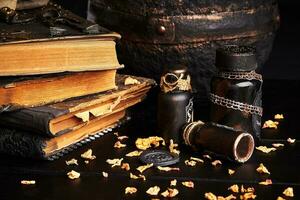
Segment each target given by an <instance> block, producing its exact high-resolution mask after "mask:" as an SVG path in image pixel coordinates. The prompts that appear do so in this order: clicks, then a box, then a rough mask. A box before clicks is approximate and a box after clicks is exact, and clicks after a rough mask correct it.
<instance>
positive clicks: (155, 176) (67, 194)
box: [0, 81, 300, 200]
mask: <svg viewBox="0 0 300 200" xmlns="http://www.w3.org/2000/svg"><path fill="white" fill-rule="evenodd" d="M299 89H300V82H299V81H265V84H264V90H263V92H264V93H263V104H264V120H266V119H271V118H273V115H274V114H276V113H283V114H284V116H285V119H284V120H283V121H282V122H281V123H280V126H279V129H278V130H263V133H262V137H263V139H262V141H261V144H263V145H267V146H271V144H272V143H275V142H276V143H278V142H280V143H284V144H285V146H284V147H282V148H280V149H278V150H277V151H275V152H272V153H270V154H264V153H261V152H258V151H257V150H255V152H254V155H253V157H252V158H251V160H250V161H249V162H247V163H246V164H243V165H239V164H234V163H231V162H228V161H224V162H223V164H222V165H220V166H217V167H213V166H212V165H211V164H210V161H209V160H207V159H206V160H205V163H204V164H197V165H196V166H195V167H189V166H186V165H185V164H184V160H185V159H187V158H189V157H190V156H197V157H201V155H202V153H201V152H192V151H191V150H189V149H182V152H181V162H180V163H179V164H176V165H175V167H179V168H180V169H181V170H180V171H179V172H160V171H158V170H157V169H155V168H151V169H149V170H147V171H145V172H144V175H145V176H146V178H147V180H146V181H142V180H132V179H130V178H129V172H126V171H124V170H122V169H120V168H118V167H116V168H111V167H110V166H109V165H108V164H107V163H106V162H105V160H106V159H108V158H121V157H124V161H126V162H129V163H130V166H131V168H132V169H131V171H132V172H133V173H134V174H137V171H136V170H135V168H136V167H137V166H139V165H141V163H140V162H139V160H138V159H137V158H127V157H125V154H126V153H128V152H130V151H132V150H134V149H135V148H134V141H135V139H136V137H138V136H149V135H156V133H155V131H154V130H155V129H154V126H153V124H151V123H150V122H151V120H150V119H149V118H148V115H147V113H144V114H136V115H135V118H133V120H131V122H129V123H128V124H127V125H126V126H124V127H122V128H120V130H118V131H119V133H120V134H121V135H128V136H129V137H130V138H129V139H128V140H126V142H125V143H126V144H127V145H128V146H127V147H126V148H123V149H119V150H116V149H114V148H113V144H114V143H115V142H116V141H117V139H116V136H115V135H113V134H111V133H110V134H107V135H105V136H103V137H102V138H100V139H98V140H96V141H93V142H91V143H89V144H86V145H84V146H82V147H80V148H79V149H78V150H77V151H74V152H71V153H70V154H68V155H66V156H64V157H62V158H60V159H58V160H55V161H52V162H49V161H33V160H27V159H20V158H14V157H8V156H1V157H0V191H1V192H0V199H1V200H4V199H22V200H24V199H30V200H34V199H72V200H76V199H151V197H149V196H148V195H147V194H146V190H147V189H148V188H149V187H151V186H154V185H158V186H159V187H160V188H161V190H162V191H164V190H165V189H166V188H167V187H168V186H169V184H170V180H172V179H177V181H178V183H177V187H176V188H177V189H178V190H179V195H178V196H177V197H176V198H175V199H204V193H205V192H213V193H214V194H217V195H222V196H227V195H229V194H231V192H230V191H228V190H227V188H228V187H229V186H231V185H233V184H239V185H241V184H243V185H244V186H245V187H250V186H251V187H254V188H255V194H256V195H257V199H266V200H272V199H274V200H276V199H277V197H278V196H279V195H281V194H282V192H283V190H284V189H285V188H287V187H293V188H294V193H295V197H294V199H300V173H299V171H300V117H299V111H300V108H299V102H300V95H299V94H300V93H299V91H300V90H299ZM149 104H153V99H151V97H150V99H148V100H147V101H146V102H144V103H142V104H140V105H138V106H137V107H136V108H135V109H137V110H143V108H145V107H147V106H148V105H149ZM143 112H144V111H141V112H140V113H143ZM145 112H146V111H145ZM147 112H151V111H147ZM141 115H143V116H144V118H143V119H141V118H140V117H141ZM149 116H151V114H149ZM149 123H150V124H149ZM288 137H292V138H296V139H298V140H297V141H296V142H295V143H294V144H288V143H287V142H286V139H287V138H288ZM89 148H91V149H93V152H94V154H95V155H96V156H97V158H96V159H95V160H93V161H90V163H89V164H85V163H84V161H83V159H81V158H80V154H81V153H83V152H84V151H86V150H87V149H89ZM71 158H76V159H78V161H79V166H67V165H66V164H65V160H69V159H71ZM259 163H264V165H265V166H266V167H267V168H268V169H269V171H270V172H271V175H261V174H258V173H257V172H256V168H257V167H258V165H259ZM228 168H231V169H234V170H236V173H235V174H234V175H231V176H230V175H228V172H227V170H228ZM72 169H73V170H76V171H78V172H80V173H81V176H80V178H79V179H76V180H70V179H68V178H67V176H66V173H67V172H68V171H70V170H72ZM102 171H106V172H108V173H109V177H108V178H103V177H102V174H101V172H102ZM267 178H270V179H272V181H273V184H272V185H269V186H262V185H259V184H258V183H259V182H260V181H262V180H265V179H267ZM23 179H30V180H31V179H33V180H36V184H35V185H21V184H20V180H23ZM187 180H191V181H193V182H194V183H195V188H194V189H191V188H186V187H184V186H182V185H181V183H180V182H181V181H187ZM127 186H134V187H136V188H137V189H138V192H137V193H136V194H134V195H125V194H124V189H125V187H127ZM281 196H282V195H281ZM158 198H159V199H163V198H162V197H161V196H158Z"/></svg>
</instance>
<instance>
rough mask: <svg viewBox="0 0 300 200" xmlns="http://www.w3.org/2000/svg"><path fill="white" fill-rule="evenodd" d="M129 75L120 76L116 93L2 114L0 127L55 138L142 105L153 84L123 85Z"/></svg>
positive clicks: (143, 79)
mask: <svg viewBox="0 0 300 200" xmlns="http://www.w3.org/2000/svg"><path fill="white" fill-rule="evenodd" d="M128 77H129V76H127V75H117V78H116V80H117V81H116V82H117V89H114V90H109V91H106V92H102V93H99V94H95V95H90V96H86V97H80V98H75V99H71V100H67V101H64V102H60V103H54V104H49V105H44V106H39V107H33V108H23V109H19V110H16V111H11V112H4V113H2V114H0V125H1V126H3V127H4V126H5V127H11V128H15V129H20V130H26V131H30V132H32V133H36V134H39V135H43V136H50V137H54V136H57V135H61V134H65V133H67V132H70V131H73V130H75V129H78V128H80V127H82V126H84V125H85V124H87V123H89V121H91V120H93V119H94V118H96V117H100V116H106V115H109V114H111V113H114V112H117V111H119V110H120V109H121V110H123V109H126V108H128V107H130V106H132V105H134V104H136V103H138V102H140V101H141V100H142V99H143V98H144V97H145V95H146V93H147V92H148V90H149V89H150V87H151V86H152V85H153V84H154V81H153V80H151V79H146V78H142V77H134V79H136V80H138V82H139V83H138V84H132V85H124V82H125V80H126V78H128Z"/></svg>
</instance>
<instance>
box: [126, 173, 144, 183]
mask: <svg viewBox="0 0 300 200" xmlns="http://www.w3.org/2000/svg"><path fill="white" fill-rule="evenodd" d="M130 178H131V179H143V181H145V180H146V177H145V176H144V175H142V174H139V176H136V175H134V174H132V173H130Z"/></svg>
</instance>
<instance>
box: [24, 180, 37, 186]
mask: <svg viewBox="0 0 300 200" xmlns="http://www.w3.org/2000/svg"><path fill="white" fill-rule="evenodd" d="M35 183H36V182H35V180H22V181H21V184H22V185H34V184H35Z"/></svg>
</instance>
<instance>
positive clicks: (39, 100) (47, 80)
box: [0, 69, 116, 111]
mask: <svg viewBox="0 0 300 200" xmlns="http://www.w3.org/2000/svg"><path fill="white" fill-rule="evenodd" d="M115 76H116V70H115V69H112V70H102V71H94V72H78V73H63V74H51V75H36V76H21V77H2V78H0V105H1V107H2V110H6V111H7V110H13V109H15V108H19V107H33V106H39V105H44V104H47V103H51V102H60V101H62V100H65V99H68V98H72V97H78V96H84V95H89V94H94V93H99V92H102V91H106V90H110V89H114V88H115V87H116V84H115Z"/></svg>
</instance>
